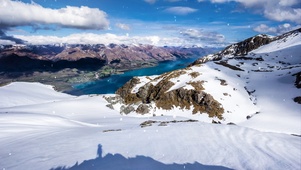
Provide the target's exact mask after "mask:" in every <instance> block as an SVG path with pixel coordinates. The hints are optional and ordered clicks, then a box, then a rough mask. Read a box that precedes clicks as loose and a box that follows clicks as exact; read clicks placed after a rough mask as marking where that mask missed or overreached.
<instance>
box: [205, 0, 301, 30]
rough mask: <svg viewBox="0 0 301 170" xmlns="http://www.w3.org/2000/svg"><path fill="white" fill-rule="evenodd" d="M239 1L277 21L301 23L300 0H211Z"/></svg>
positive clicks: (216, 1)
mask: <svg viewBox="0 0 301 170" xmlns="http://www.w3.org/2000/svg"><path fill="white" fill-rule="evenodd" d="M230 1H234V2H238V3H241V4H242V5H244V6H245V7H247V8H254V9H255V10H256V11H258V10H259V11H260V12H261V13H262V14H263V15H264V16H265V17H266V18H268V19H271V20H275V21H291V22H294V23H297V24H301V19H300V18H301V8H300V5H301V3H300V0H267V1H263V0H211V2H212V3H225V2H230Z"/></svg>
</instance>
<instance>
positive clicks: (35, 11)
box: [0, 0, 109, 30]
mask: <svg viewBox="0 0 301 170" xmlns="http://www.w3.org/2000/svg"><path fill="white" fill-rule="evenodd" d="M0 11H1V12H0V26H1V27H2V28H3V27H4V28H5V27H6V28H7V27H15V26H34V25H48V24H52V25H57V26H60V27H65V28H77V29H96V30H101V29H107V28H108V27H109V21H108V19H107V14H106V13H105V12H104V11H101V10H99V9H97V8H89V7H86V6H81V7H73V6H67V7H65V8H60V9H51V8H44V7H42V6H40V5H38V4H36V3H33V2H32V3H30V4H29V3H24V2H21V1H12V0H1V1H0Z"/></svg>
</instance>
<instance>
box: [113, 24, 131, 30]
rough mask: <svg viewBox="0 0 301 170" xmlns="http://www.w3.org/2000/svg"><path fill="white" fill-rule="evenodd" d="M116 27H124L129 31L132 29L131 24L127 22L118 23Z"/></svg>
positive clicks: (123, 28)
mask: <svg viewBox="0 0 301 170" xmlns="http://www.w3.org/2000/svg"><path fill="white" fill-rule="evenodd" d="M116 27H118V28H120V29H122V30H127V31H128V30H130V29H131V28H130V26H129V25H127V24H122V23H117V24H116Z"/></svg>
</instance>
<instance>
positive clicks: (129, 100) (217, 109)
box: [116, 70, 224, 119]
mask: <svg viewBox="0 0 301 170" xmlns="http://www.w3.org/2000/svg"><path fill="white" fill-rule="evenodd" d="M185 73H186V72H185V71H184V70H177V71H174V72H170V73H166V74H164V75H161V76H159V77H158V78H157V79H162V80H161V81H159V82H158V83H157V84H156V85H153V84H152V83H151V82H149V83H147V84H145V85H144V86H142V87H140V88H139V90H138V92H137V93H132V89H133V88H134V87H135V85H137V84H138V83H140V81H139V79H138V78H134V79H132V80H130V81H129V82H127V83H126V84H125V85H124V86H123V87H121V88H120V89H118V90H117V92H116V93H117V94H119V95H120V96H121V97H122V98H123V100H124V101H125V103H126V104H127V105H130V104H135V103H138V102H142V103H143V105H140V106H139V107H141V108H139V109H137V110H136V111H138V113H141V112H142V110H144V111H143V113H145V112H147V108H148V107H147V106H146V104H151V103H155V105H156V107H158V108H161V109H165V110H170V109H173V108H175V107H179V108H181V109H193V114H196V113H207V114H208V115H209V117H218V118H219V119H222V114H223V113H224V109H223V107H222V106H221V104H220V103H218V102H217V101H216V100H215V99H213V97H212V96H211V95H210V94H207V93H205V92H204V91H202V90H204V88H203V87H202V82H191V84H192V86H193V87H195V88H194V89H190V90H188V89H184V88H178V89H175V90H170V88H171V87H172V86H173V85H174V83H173V82H171V81H170V80H171V79H173V78H177V77H179V76H180V75H182V74H185Z"/></svg>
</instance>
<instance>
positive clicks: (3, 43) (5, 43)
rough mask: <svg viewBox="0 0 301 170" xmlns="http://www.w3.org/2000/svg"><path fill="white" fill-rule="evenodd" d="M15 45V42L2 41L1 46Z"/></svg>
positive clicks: (0, 41)
mask: <svg viewBox="0 0 301 170" xmlns="http://www.w3.org/2000/svg"><path fill="white" fill-rule="evenodd" d="M14 44H16V43H15V42H14V41H10V40H1V39H0V45H14Z"/></svg>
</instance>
